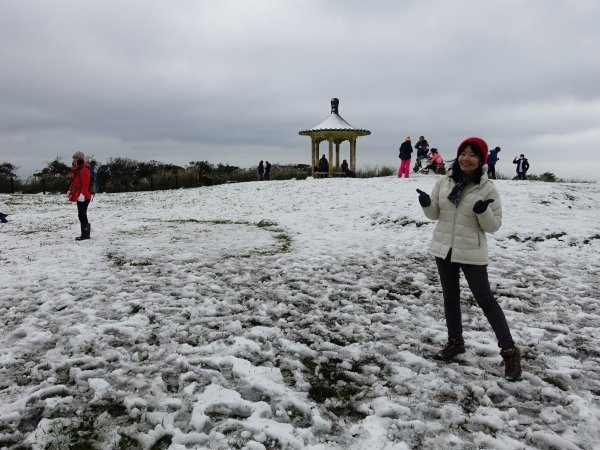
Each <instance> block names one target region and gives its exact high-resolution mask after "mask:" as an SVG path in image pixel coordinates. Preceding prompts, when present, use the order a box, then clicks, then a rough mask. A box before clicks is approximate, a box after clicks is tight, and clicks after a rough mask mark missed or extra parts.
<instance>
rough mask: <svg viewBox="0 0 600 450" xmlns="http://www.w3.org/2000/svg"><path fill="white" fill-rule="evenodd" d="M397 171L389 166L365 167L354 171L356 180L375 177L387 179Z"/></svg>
mask: <svg viewBox="0 0 600 450" xmlns="http://www.w3.org/2000/svg"><path fill="white" fill-rule="evenodd" d="M396 173H397V170H396V169H395V168H393V167H390V166H383V167H379V166H366V167H365V168H362V169H359V170H357V171H356V176H357V177H358V178H375V177H389V176H390V175H395V174H396Z"/></svg>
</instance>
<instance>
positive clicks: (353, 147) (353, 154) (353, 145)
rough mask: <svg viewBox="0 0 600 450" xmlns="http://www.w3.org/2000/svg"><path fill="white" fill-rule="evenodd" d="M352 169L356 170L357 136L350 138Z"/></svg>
mask: <svg viewBox="0 0 600 450" xmlns="http://www.w3.org/2000/svg"><path fill="white" fill-rule="evenodd" d="M350 170H351V171H353V172H355V171H356V138H355V137H353V138H350Z"/></svg>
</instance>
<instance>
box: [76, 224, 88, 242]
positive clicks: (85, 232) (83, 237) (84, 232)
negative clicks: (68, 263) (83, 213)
mask: <svg viewBox="0 0 600 450" xmlns="http://www.w3.org/2000/svg"><path fill="white" fill-rule="evenodd" d="M90 230H91V226H90V224H89V223H88V224H86V225H84V224H81V236H79V237H76V238H75V240H76V241H85V240H86V239H89V238H90Z"/></svg>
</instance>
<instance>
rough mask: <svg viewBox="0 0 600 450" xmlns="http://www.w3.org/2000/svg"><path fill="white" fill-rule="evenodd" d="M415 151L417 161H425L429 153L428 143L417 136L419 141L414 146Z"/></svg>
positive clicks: (423, 137) (423, 138) (422, 137)
mask: <svg viewBox="0 0 600 450" xmlns="http://www.w3.org/2000/svg"><path fill="white" fill-rule="evenodd" d="M415 150H417V159H418V160H419V159H426V158H427V154H428V153H429V143H428V142H427V139H425V136H419V140H418V141H417V143H416V144H415Z"/></svg>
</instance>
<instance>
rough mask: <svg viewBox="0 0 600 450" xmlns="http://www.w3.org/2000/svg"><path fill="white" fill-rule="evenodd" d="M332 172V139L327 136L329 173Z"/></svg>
mask: <svg viewBox="0 0 600 450" xmlns="http://www.w3.org/2000/svg"><path fill="white" fill-rule="evenodd" d="M331 174H333V139H332V138H329V175H331Z"/></svg>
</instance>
